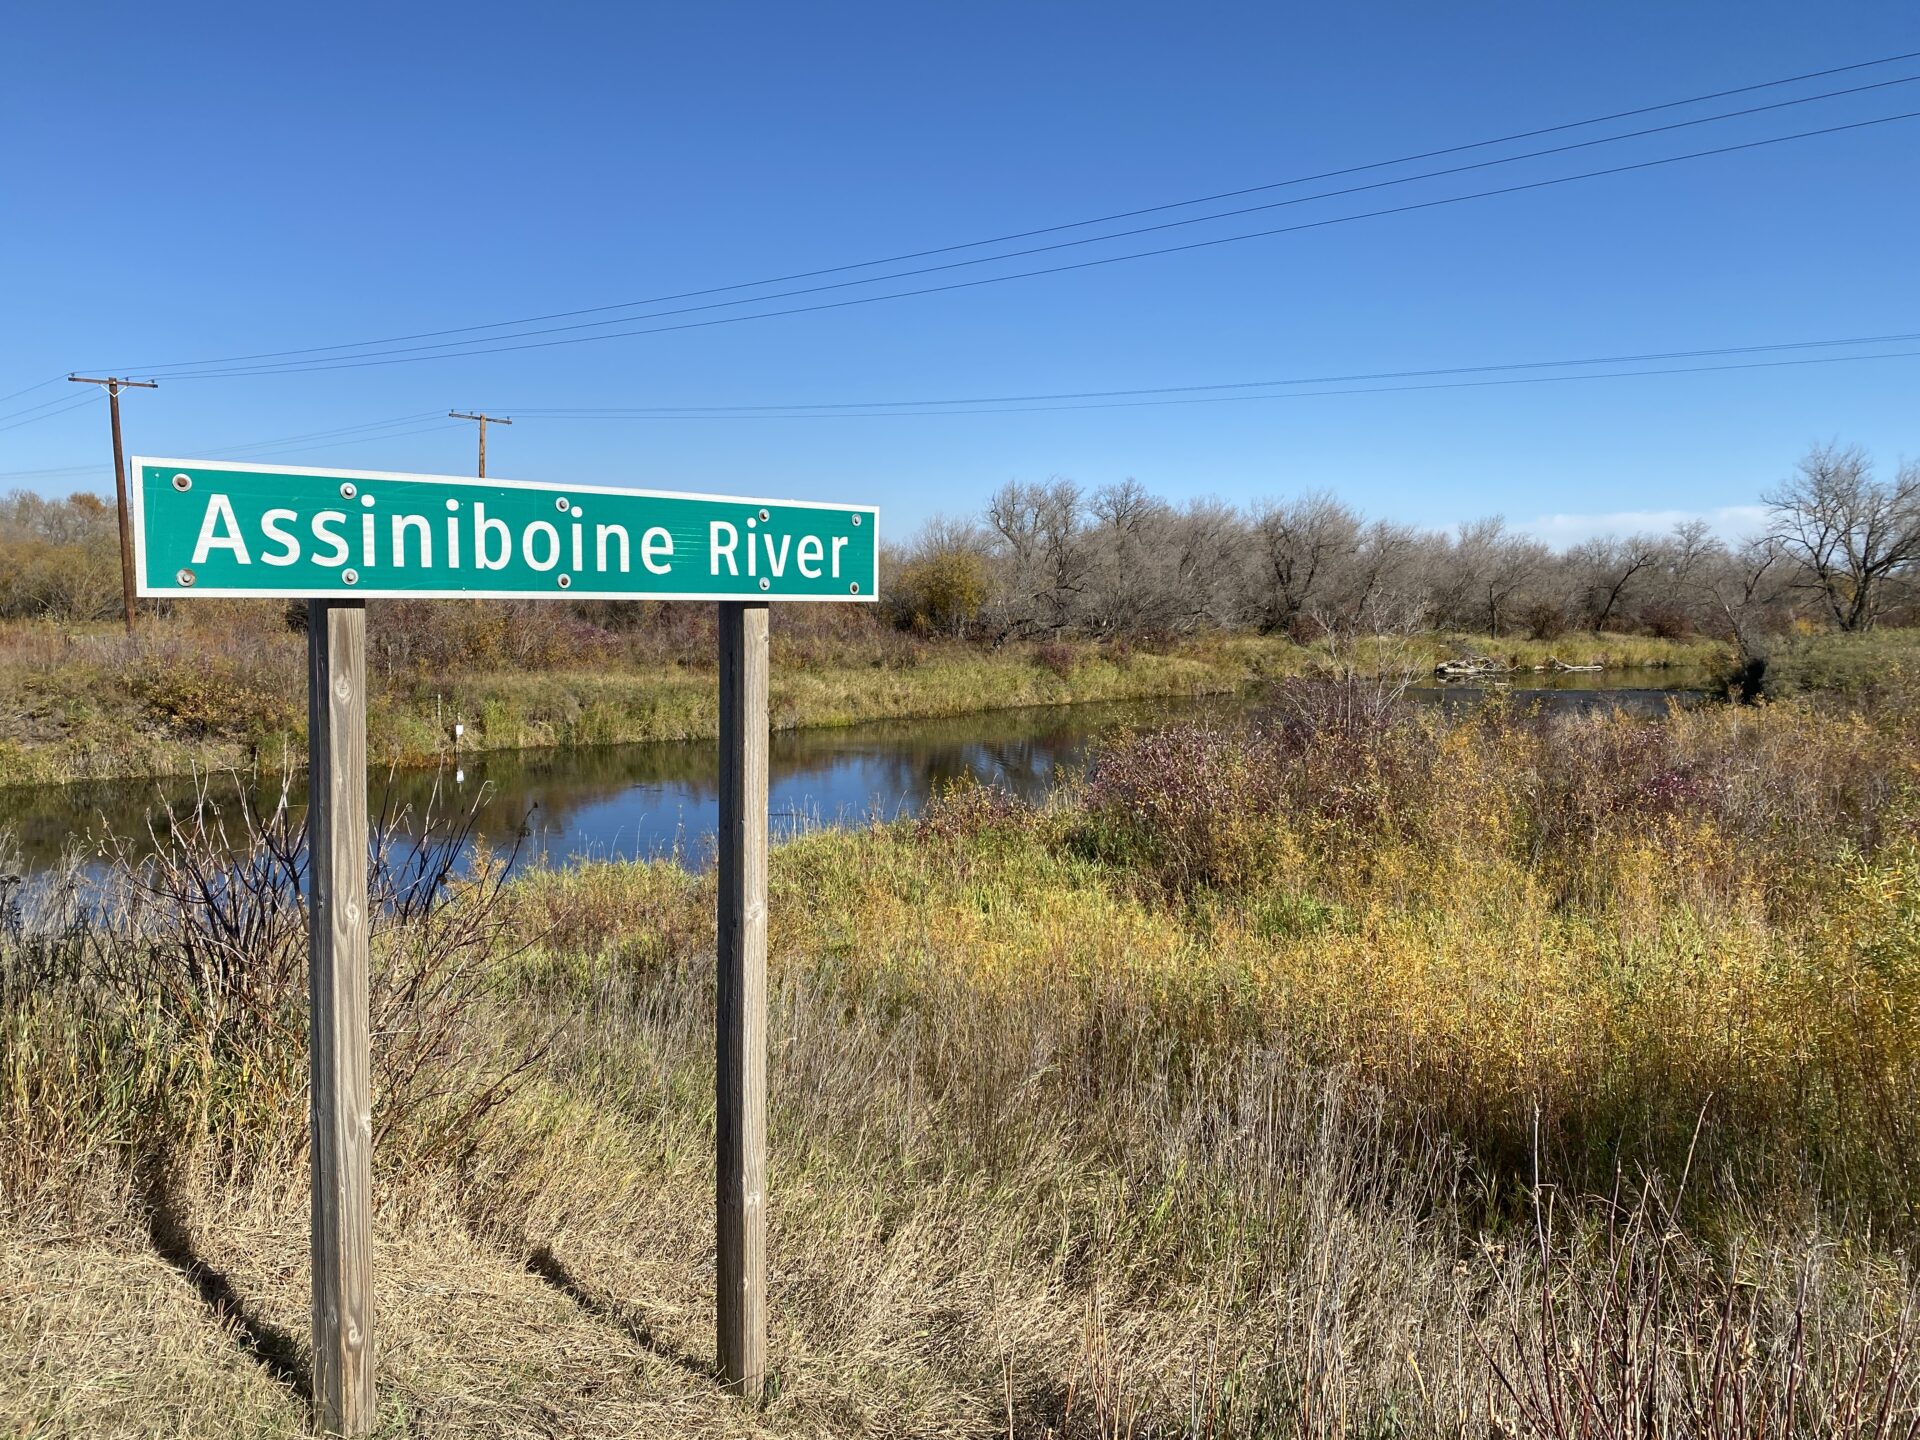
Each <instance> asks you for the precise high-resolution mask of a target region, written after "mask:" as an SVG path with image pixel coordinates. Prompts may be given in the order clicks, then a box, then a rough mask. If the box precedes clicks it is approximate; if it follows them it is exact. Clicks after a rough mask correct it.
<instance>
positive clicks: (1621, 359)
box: [513, 331, 1920, 420]
mask: <svg viewBox="0 0 1920 1440" xmlns="http://www.w3.org/2000/svg"><path fill="white" fill-rule="evenodd" d="M1916 340H1920V331H1910V332H1905V333H1898V334H1891V335H1848V336H1840V337H1837V338H1834V339H1823V340H1782V341H1778V342H1775V343H1773V344H1767V345H1725V346H1716V347H1714V348H1711V349H1692V350H1651V351H1644V352H1641V353H1639V354H1629V355H1590V356H1584V357H1581V358H1579V359H1571V360H1565V359H1563V360H1512V361H1503V362H1501V363H1499V364H1493V365H1451V366H1446V367H1444V368H1440V369H1430V370H1376V371H1369V372H1362V373H1358V374H1347V375H1298V376H1291V377H1288V378H1286V379H1280V380H1225V381H1218V382H1215V383H1212V384H1196V385H1156V386H1150V387H1143V388H1138V389H1132V390H1064V391H1055V392H1051V393H1046V394H1038V395H970V396H961V397H958V398H954V399H946V400H929V399H918V400H842V401H833V402H821V403H811V402H798V403H789V404H780V405H647V406H614V405H575V406H554V405H516V406H514V407H513V408H514V409H515V410H517V411H518V412H519V413H520V414H522V415H525V416H530V417H534V418H538V419H551V420H568V419H626V418H634V419H644V418H646V417H648V416H650V415H658V414H668V413H671V414H685V413H690V412H692V413H713V414H720V415H731V414H741V413H745V412H752V411H800V410H878V409H895V408H901V407H908V406H959V405H998V404H1018V403H1025V402H1030V401H1046V400H1101V399H1114V398H1120V397H1126V396H1137V395H1178V394H1186V393H1192V392H1195V391H1202V390H1255V389H1267V388H1271V387H1274V386H1283V385H1334V384H1347V383H1354V382H1358V381H1366V380H1411V379H1428V378H1433V377H1436V376H1450V375H1480V374H1492V373H1495V372H1500V371H1509V370H1544V369H1560V368H1569V367H1573V366H1582V365H1633V364H1644V363H1647V362H1649V361H1654V360H1691V359H1709V358H1714V357H1718V356H1724V355H1757V354H1764V353H1768V352H1771V351H1777V350H1811V349H1825V348H1831V347H1835V346H1841V345H1899V344H1906V343H1909V342H1912V341H1916Z"/></svg>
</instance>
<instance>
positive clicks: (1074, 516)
mask: <svg viewBox="0 0 1920 1440" xmlns="http://www.w3.org/2000/svg"><path fill="white" fill-rule="evenodd" d="M1082 521H1083V515H1082V510H1081V498H1080V487H1079V486H1077V485H1075V484H1074V483H1073V482H1072V481H1070V480H1059V479H1055V480H1052V481H1049V482H1048V483H1047V484H1045V485H1035V484H1031V483H1029V482H1025V481H1018V480H1015V481H1010V482H1009V483H1007V484H1006V485H1003V486H1002V487H1001V488H1000V490H999V491H998V492H997V493H996V494H995V495H994V497H993V499H992V500H991V501H989V502H988V505H987V524H988V525H989V526H990V527H991V528H992V532H993V540H994V545H995V548H996V550H997V552H998V558H999V559H1000V560H1001V561H1002V564H1001V567H1000V568H1001V572H1002V573H1001V588H1000V594H999V595H998V596H997V597H996V600H995V602H994V610H995V612H996V619H997V621H998V623H997V625H996V638H997V639H1007V638H1010V637H1019V636H1027V635H1034V634H1047V635H1057V634H1059V633H1060V632H1061V631H1062V630H1065V629H1067V628H1068V627H1069V626H1070V625H1071V624H1073V622H1074V621H1075V619H1076V618H1077V615H1076V610H1077V608H1078V605H1079V602H1080V596H1081V593H1082V591H1083V590H1084V589H1085V588H1086V582H1087V572H1088V569H1089V568H1090V563H1091V557H1090V555H1089V553H1088V547H1087V545H1086V543H1085V535H1084V527H1083V523H1082Z"/></svg>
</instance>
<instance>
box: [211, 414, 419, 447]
mask: <svg viewBox="0 0 1920 1440" xmlns="http://www.w3.org/2000/svg"><path fill="white" fill-rule="evenodd" d="M439 414H440V412H439V411H438V410H416V411H414V412H413V413H412V414H409V415H395V416H392V417H390V418H388V419H385V420H368V421H365V422H364V423H362V424H358V425H336V426H334V427H333V428H331V429H328V430H308V431H306V432H304V433H302V434H298V435H276V436H273V437H272V438H270V439H266V440H250V441H247V442H246V443H244V444H240V445H217V446H213V447H211V448H210V449H208V450H205V451H203V453H211V454H220V455H232V454H236V453H237V452H240V451H245V450H265V449H271V448H273V447H274V446H278V445H289V444H294V443H297V442H300V441H307V440H329V439H332V438H333V437H334V436H337V435H347V434H352V433H354V432H356V431H361V430H382V429H385V428H386V427H388V426H390V425H409V424H414V423H417V422H418V421H421V420H431V419H435V418H437V417H438V416H439ZM368 438H370V439H378V438H380V437H379V436H369V437H368Z"/></svg>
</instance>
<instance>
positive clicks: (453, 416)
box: [447, 410, 513, 480]
mask: <svg viewBox="0 0 1920 1440" xmlns="http://www.w3.org/2000/svg"><path fill="white" fill-rule="evenodd" d="M447 418H448V419H449V420H478V421H479V422H480V478H481V479H482V480H484V479H486V478H487V422H488V421H489V420H491V421H492V422H493V423H494V424H495V425H511V424H512V423H513V421H511V420H509V419H507V418H506V417H505V416H504V415H480V414H471V415H470V414H468V413H467V412H466V411H465V410H449V411H447Z"/></svg>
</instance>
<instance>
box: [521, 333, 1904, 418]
mask: <svg viewBox="0 0 1920 1440" xmlns="http://www.w3.org/2000/svg"><path fill="white" fill-rule="evenodd" d="M1914 358H1920V350H1896V351H1889V352H1887V353H1884V354H1879V355H1810V356H1801V357H1799V358H1796V359H1791V360H1755V361H1745V362H1736V363H1731V364H1726V365H1685V366H1672V367H1666V368H1660V369H1649V370H1602V371H1596V372H1593V373H1589V374H1580V375H1519V376H1511V375H1510V376H1500V377H1496V378H1494V379H1489V380H1440V381H1434V382H1431V383H1426V384H1419V385H1369V386H1361V387H1356V388H1351V389H1334V390H1289V391H1285V392H1282V393H1278V394H1275V393H1266V394H1258V395H1247V394H1242V395H1201V396H1183V397H1180V398H1178V399H1162V400H1111V401H1097V402H1094V403H1091V404H1074V405H1026V406H1017V407H1016V406H997V407H986V408H980V409H972V410H966V409H955V410H875V411H860V410H854V411H793V412H787V413H780V414H761V413H755V414H734V415H718V414H711V413H704V412H683V413H676V414H661V415H556V416H548V417H544V418H548V419H555V420H895V419H904V418H908V417H916V418H932V417H935V416H942V415H946V416H954V417H959V416H968V415H1043V414H1052V413H1056V412H1059V411H1065V410H1134V409H1151V408H1159V407H1162V406H1168V405H1221V404H1232V403H1242V402H1246V401H1250V400H1311V399H1316V398H1318V397H1320V396H1325V395H1397V394H1401V393H1403V392H1408V391H1417V390H1477V389H1483V388H1486V387H1489V386H1496V385H1553V384H1559V383H1562V382H1566V381H1574V380H1624V379H1629V378H1632V377H1635V376H1645V375H1706V374H1713V373H1717V372H1722V371H1732V370H1773V369H1779V368H1783V367H1786V366H1794V365H1842V364H1850V363H1858V362H1862V361H1868V360H1908V359H1914Z"/></svg>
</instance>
